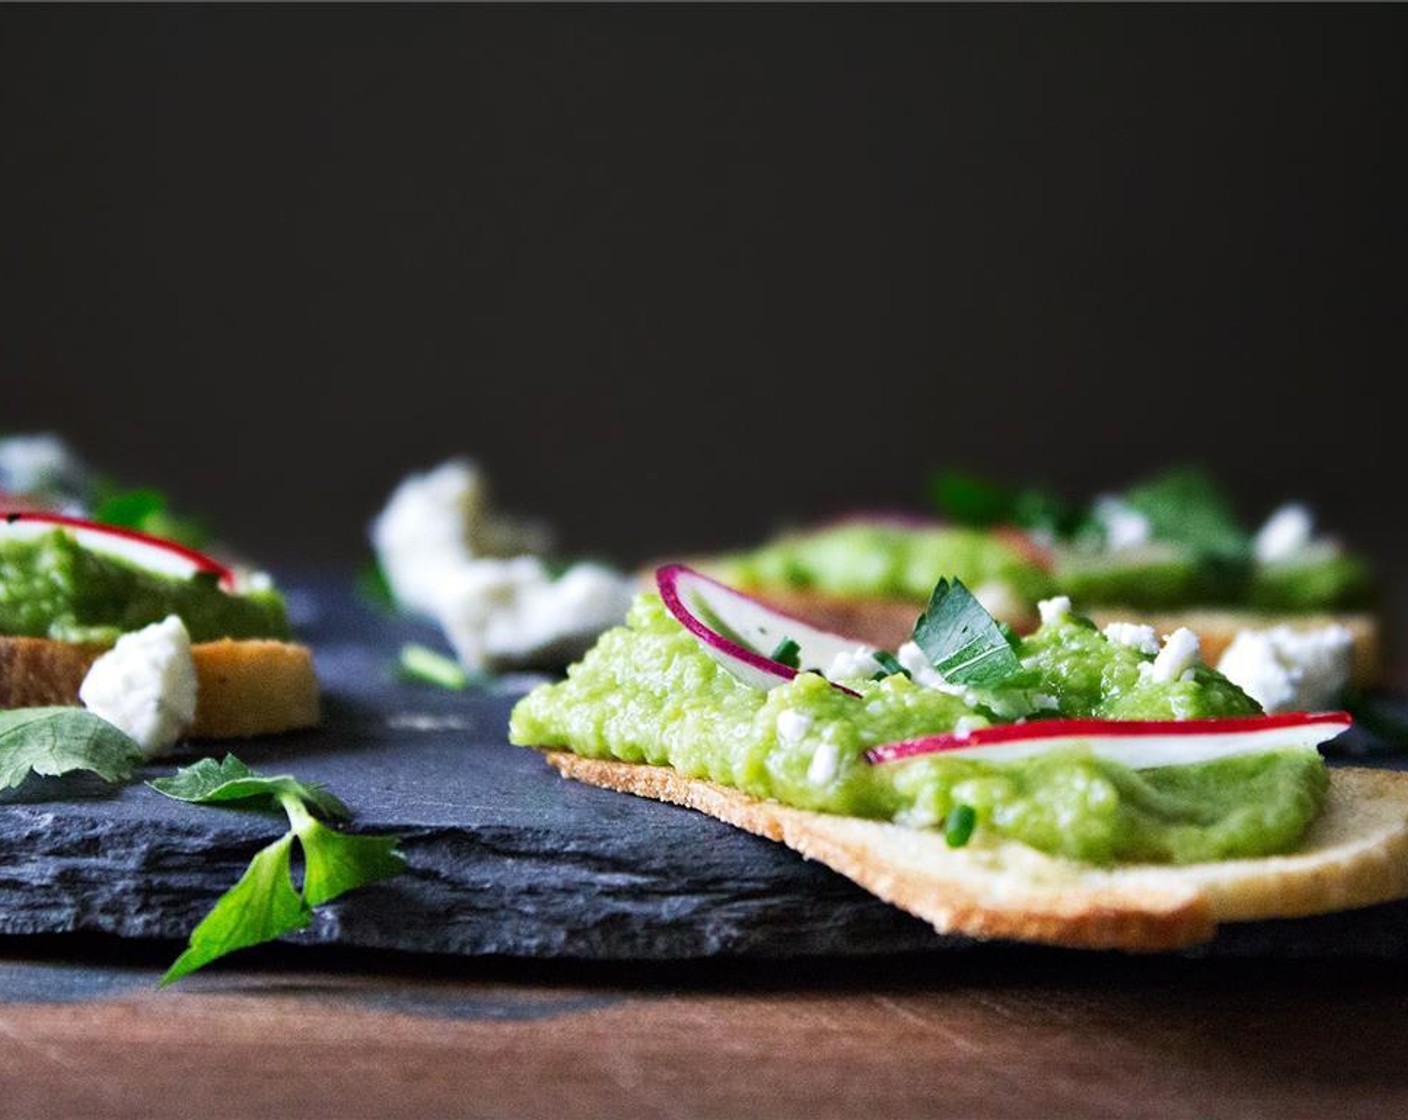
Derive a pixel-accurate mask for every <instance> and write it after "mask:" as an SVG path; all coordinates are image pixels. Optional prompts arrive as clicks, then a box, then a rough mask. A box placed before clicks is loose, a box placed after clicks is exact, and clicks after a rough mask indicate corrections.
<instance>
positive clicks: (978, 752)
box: [865, 712, 1352, 770]
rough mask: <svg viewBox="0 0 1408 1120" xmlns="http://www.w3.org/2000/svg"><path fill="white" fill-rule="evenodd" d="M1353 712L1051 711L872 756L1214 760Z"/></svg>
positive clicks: (1312, 732) (1143, 762)
mask: <svg viewBox="0 0 1408 1120" xmlns="http://www.w3.org/2000/svg"><path fill="white" fill-rule="evenodd" d="M1351 722H1352V721H1351V719H1350V715H1349V713H1348V712H1287V713H1285V714H1284V715H1275V716H1239V717H1233V718H1216V719H1188V720H1156V719H1151V720H1108V719H1051V720H1035V721H1033V722H1030V723H1012V724H1002V725H1000V726H997V727H981V728H978V729H976V730H974V731H970V732H968V733H967V734H966V735H961V734H957V733H953V732H950V733H948V734H944V735H927V736H925V737H924V738H922V739H906V740H904V741H903V742H899V743H886V744H885V745H884V746H879V747H872V748H871V749H870V750H868V751H867V752H866V755H865V757H866V758H867V759H868V760H869V761H870V762H875V763H884V762H900V761H903V760H905V759H910V758H919V757H920V756H921V755H930V754H942V755H944V756H945V757H946V758H977V759H982V760H984V761H987V762H1011V761H1014V760H1016V759H1021V758H1030V757H1031V756H1032V755H1037V754H1044V753H1045V752H1047V751H1051V750H1056V749H1058V748H1060V747H1089V748H1090V749H1091V751H1093V752H1094V754H1095V755H1096V757H1098V758H1103V759H1106V760H1107V761H1109V762H1118V763H1121V764H1122V765H1124V766H1128V767H1130V768H1131V769H1133V770H1150V769H1153V768H1154V767H1155V766H1177V765H1184V764H1187V763H1193V762H1211V761H1214V760H1215V759H1219V758H1231V757H1233V756H1234V755H1241V754H1259V753H1261V752H1263V751H1271V750H1281V749H1287V748H1293V749H1301V750H1314V749H1315V747H1316V746H1318V745H1319V744H1320V743H1323V742H1325V741H1327V740H1329V739H1333V738H1334V737H1335V736H1336V735H1338V734H1340V732H1342V731H1344V730H1346V729H1347V728H1348V727H1349V725H1350V723H1351Z"/></svg>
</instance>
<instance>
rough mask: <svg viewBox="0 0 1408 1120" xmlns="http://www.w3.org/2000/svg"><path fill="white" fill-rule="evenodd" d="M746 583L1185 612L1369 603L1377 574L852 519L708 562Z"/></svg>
mask: <svg viewBox="0 0 1408 1120" xmlns="http://www.w3.org/2000/svg"><path fill="white" fill-rule="evenodd" d="M710 568H711V570H712V571H713V572H714V573H715V574H716V575H718V577H719V578H720V579H722V580H723V581H724V582H725V583H728V584H730V585H732V586H735V587H738V588H741V589H744V590H746V589H748V588H756V589H760V590H761V589H765V588H769V587H774V588H776V587H786V588H806V589H811V590H815V591H819V592H823V593H827V594H832V595H843V596H850V595H854V596H874V597H881V598H897V599H914V600H921V599H923V598H925V597H927V596H928V594H929V592H930V591H931V590H932V589H933V586H934V584H935V582H937V580H938V579H939V578H940V577H942V576H948V577H953V576H957V577H958V578H959V579H961V580H962V581H963V582H964V583H965V584H967V585H968V586H970V587H982V586H983V585H985V584H1000V585H1003V586H1005V587H1007V588H1009V589H1010V590H1011V591H1012V592H1013V593H1014V594H1015V595H1017V596H1018V597H1019V598H1021V599H1023V600H1025V601H1026V602H1028V603H1029V604H1035V603H1036V601H1037V600H1038V599H1044V598H1047V597H1049V596H1051V595H1054V594H1057V593H1058V592H1059V593H1060V594H1065V595H1069V596H1070V597H1071V598H1072V599H1073V600H1074V601H1075V602H1076V603H1078V604H1085V605H1088V606H1095V605H1102V606H1125V607H1130V608H1133V609H1139V610H1161V609H1171V610H1176V609H1179V608H1182V607H1189V606H1195V605H1205V604H1209V603H1213V604H1224V605H1229V606H1241V607H1247V608H1251V609H1255V610H1265V611H1292V612H1294V611H1315V610H1341V609H1359V608H1362V607H1364V606H1366V605H1367V604H1368V603H1369V602H1370V601H1371V600H1372V593H1371V581H1370V577H1369V573H1368V570H1367V569H1366V567H1365V565H1364V563H1363V562H1362V561H1361V560H1360V559H1359V558H1358V557H1356V556H1353V555H1350V554H1347V553H1341V552H1337V551H1334V550H1333V549H1331V550H1326V549H1323V548H1321V549H1311V550H1309V551H1308V552H1307V553H1306V554H1305V555H1304V556H1301V557H1299V558H1297V559H1295V560H1291V561H1284V562H1278V563H1275V564H1264V565H1254V566H1253V565H1250V564H1249V563H1248V564H1245V565H1239V564H1228V563H1225V562H1213V561H1210V560H1209V559H1208V558H1207V557H1205V556H1203V555H1201V554H1199V553H1198V552H1197V551H1196V550H1192V549H1189V548H1187V547H1185V546H1182V545H1178V544H1175V543H1172V542H1167V541H1155V542H1151V543H1150V544H1148V545H1145V546H1143V547H1141V548H1138V549H1130V550H1126V551H1122V552H1087V551H1084V550H1082V549H1079V548H1073V547H1068V546H1057V547H1053V548H1052V549H1051V550H1050V554H1049V556H1048V557H1047V558H1046V559H1045V560H1041V559H1039V558H1038V557H1037V556H1036V555H1034V554H1033V551H1032V550H1031V549H1030V548H1023V547H1021V545H1020V544H1019V543H1018V539H1017V538H1015V537H1014V536H1013V535H1011V534H1003V533H1001V532H994V531H991V530H984V529H977V528H972V527H968V526H959V525H925V524H914V525H911V524H905V523H902V522H893V521H886V520H883V519H878V520H873V521H863V520H857V521H847V522H842V523H840V524H837V525H832V526H827V527H825V528H821V529H815V530H811V531H808V532H800V533H794V534H789V535H787V536H783V537H780V538H778V539H777V540H775V541H772V542H770V543H769V544H766V545H763V546H762V547H761V548H758V549H754V550H753V551H751V552H743V553H737V554H735V555H732V556H726V557H723V558H721V559H720V560H718V561H717V562H715V563H712V564H710Z"/></svg>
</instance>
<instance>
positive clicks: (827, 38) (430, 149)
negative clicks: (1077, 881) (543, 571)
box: [0, 5, 1408, 568]
mask: <svg viewBox="0 0 1408 1120" xmlns="http://www.w3.org/2000/svg"><path fill="white" fill-rule="evenodd" d="M1405 15H1408V13H1405V10H1404V8H1402V7H1397V6H1390V7H1333V8H1317V7H1309V6H1299V5H1297V6H1291V7H1276V6H1269V5H1268V6H1263V5H1254V6H1250V7H1231V6H1216V5H1214V6H1202V5H1192V6H1187V7H1171V8H1153V7H1146V6H1143V5H1130V6H1124V5H1113V6H1098V7H1090V8H1085V7H1080V8H1075V7H1064V6H1046V5H1041V6H1036V7H1017V6H1007V5H999V6H993V7H977V8H974V7H957V6H954V7H950V6H920V5H899V6H878V5H877V6H858V7H850V6H841V5H823V6H804V5H782V6H777V7H756V6H723V5H720V6H703V7H682V6H676V5H659V6H635V7H592V6H585V5H572V6H566V7H555V6H506V7H492V6H491V7H460V6H450V5H443V6H428V7H411V6H396V7H381V6H372V5H357V6H339V5H316V6H309V7H284V6H267V7H243V6H224V5H214V6H170V7H167V6H154V7H144V8H127V7H114V6H107V5H103V6H98V7H67V6H61V7H31V8H15V7H6V8H3V9H0V247H2V248H3V253H0V270H2V271H0V379H2V380H0V386H2V387H3V388H2V392H0V429H12V430H14V429H35V428H53V429H59V430H62V431H65V432H68V433H69V434H70V435H71V436H73V438H74V439H75V440H76V441H77V442H78V444H79V445H80V446H81V447H82V448H83V450H84V451H86V452H87V454H88V455H89V457H90V458H92V459H93V460H94V461H96V462H98V463H101V464H103V465H105V466H107V467H109V468H111V469H112V470H113V471H115V472H118V473H120V474H123V475H125V476H127V477H128V478H130V479H133V480H141V481H149V482H155V483H158V484H161V485H163V486H165V487H166V488H167V489H169V490H170V491H171V492H172V493H173V494H174V495H175V497H176V499H177V501H178V503H179V504H181V505H182V506H184V507H185V508H187V509H195V510H198V511H200V512H204V513H206V514H207V515H208V516H209V517H210V518H211V520H213V521H214V522H215V523H216V524H217V525H218V526H219V527H220V528H222V529H223V530H224V531H225V535H226V536H228V537H229V538H230V539H232V540H235V541H236V542H238V543H240V544H243V545H245V546H247V547H248V548H249V549H251V550H258V551H259V552H260V554H262V555H264V556H265V557H266V558H269V559H272V560H285V559H289V560H291V559H295V558H307V559H319V560H326V559H334V558H350V557H354V556H357V555H359V554H360V552H361V550H362V549H363V539H364V538H363V533H364V525H365V523H366V520H367V518H368V517H369V515H370V514H371V513H372V512H373V511H374V510H375V508H376V507H377V505H378V504H379V502H380V501H381V500H382V498H383V496H384V495H385V493H386V491H387V490H388V488H389V487H390V486H391V484H392V483H393V482H394V480H395V479H396V478H397V477H399V476H400V475H401V474H402V473H403V472H404V471H405V470H407V469H410V468H413V467H420V466H426V465H429V464H431V463H433V462H435V461H436V460H437V459H439V458H440V457H441V456H444V455H446V454H449V453H454V452H463V453H468V454H471V455H474V456H476V457H478V458H479V459H480V460H481V461H483V462H484V463H485V464H486V466H487V467H488V468H489V469H490V471H491V475H492V477H493V478H494V479H495V480H496V482H497V489H498V491H499V493H500V495H501V496H502V498H503V500H504V502H505V504H506V505H509V506H512V507H516V508H518V509H520V510H522V511H525V512H535V513H538V514H542V515H546V516H548V517H549V518H551V519H552V520H553V521H554V522H556V524H557V525H558V526H559V527H560V528H561V530H562V532H563V534H564V536H565V538H566V543H567V544H568V546H569V547H570V548H572V549H577V550H584V551H591V552H595V553H598V554H604V555H607V556H614V557H616V558H619V559H621V560H623V561H633V560H636V559H640V558H642V557H646V556H650V555H655V554H659V553H662V552H666V551H672V550H677V549H694V548H703V547H715V546H718V545H723V544H729V543H734V542H738V541H743V540H747V539H750V538H752V537H755V536H757V535H758V534H761V533H762V532H764V531H766V530H767V529H769V528H771V527H772V526H774V525H776V524H778V523H780V522H783V521H787V520H791V519H797V518H807V517H811V516H816V515H821V514H826V513H831V512H834V511H836V510H838V509H842V508H847V507H856V506H875V505H885V506H892V505H897V504H904V503H913V502H917V501H919V500H920V499H921V497H922V493H923V481H924V478H925V475H926V473H927V472H928V471H929V470H930V469H931V468H932V467H934V466H938V465H960V466H964V467H969V468H972V469H976V470H980V471H984V472H988V473H991V474H994V475H997V476H999V477H1004V478H1008V479H1011V480H1028V479H1030V480H1040V481H1044V482H1047V483H1049V484H1052V485H1055V486H1056V487H1058V488H1060V489H1063V490H1065V491H1066V492H1067V493H1069V494H1072V495H1079V494H1087V493H1089V492H1091V491H1093V490H1096V489H1098V488H1100V487H1103V486H1109V485H1115V484H1119V483H1122V482H1125V481H1128V480H1130V479H1131V478H1133V477H1135V476H1136V475H1138V474H1140V473H1142V472H1145V471H1148V470H1151V469H1154V468H1157V467H1159V466H1161V465H1164V464H1166V463H1169V462H1185V461H1198V462H1202V463H1206V464H1208V465H1209V466H1211V467H1212V468H1213V469H1214V470H1216V471H1217V472H1218V473H1219V474H1221V475H1222V476H1223V477H1224V478H1225V479H1227V480H1228V482H1229V483H1231V484H1232V485H1233V486H1234V488H1235V489H1236V492H1237V494H1238V496H1239V499H1240V500H1241V501H1242V503H1243V504H1244V506H1245V508H1246V510H1247V511H1248V513H1249V514H1256V513H1261V512H1264V511H1265V510H1266V509H1267V508H1268V507H1269V506H1270V505H1271V504H1272V503H1274V502H1275V501H1277V500H1278V499H1280V498H1282V497H1285V496H1287V495H1299V496H1303V497H1305V498H1308V499H1309V500H1311V501H1312V502H1313V503H1315V505H1316V506H1317V507H1318V509H1319V511H1320V512H1321V514H1322V516H1323V518H1324V519H1325V520H1326V521H1328V522H1329V523H1330V524H1331V525H1332V526H1334V527H1337V528H1340V529H1342V530H1344V531H1346V532H1348V533H1349V534H1350V535H1352V536H1354V537H1355V538H1356V539H1357V540H1359V541H1360V542H1361V543H1363V544H1364V545H1365V546H1366V547H1368V548H1370V549H1372V550H1373V551H1374V552H1375V553H1376V554H1377V555H1378V556H1379V557H1380V558H1381V561H1382V562H1383V563H1384V564H1385V565H1386V566H1388V567H1390V568H1392V567H1393V565H1395V564H1397V563H1398V561H1397V558H1396V557H1397V553H1398V549H1399V547H1400V545H1401V544H1402V539H1403V531H1402V529H1401V524H1402V522H1401V518H1402V516H1403V514H1402V510H1403V508H1404V502H1403V499H1402V490H1401V485H1400V484H1401V480H1402V478H1403V476H1404V472H1403V470H1402V468H1401V466H1400V449H1401V447H1402V445H1403V443H1404V437H1403V435H1402V434H1401V430H1400V429H1401V426H1402V422H1403V415H1402V411H1401V409H1399V408H1395V407H1394V406H1393V405H1391V404H1390V403H1389V401H1390V396H1389V394H1390V393H1391V391H1392V390H1393V389H1394V388H1395V386H1397V385H1398V384H1399V383H1400V382H1401V381H1402V379H1403V371H1404V368H1405V361H1404V359H1405V357H1406V356H1408V347H1406V346H1405V337H1404V318H1405V316H1404V310H1405V299H1404V297H1405V284H1404V279H1403V261H1404V256H1405V248H1408V244H1405V242H1406V241H1408V238H1405V221H1404V203H1405V198H1408V190H1405V188H1406V187H1408V181H1405V173H1404V160H1403V147H1404V143H1405V137H1408V128H1405V125H1408V111H1405V110H1408V101H1405V93H1406V92H1408V91H1405V67H1404V62H1403V60H1404V57H1405V46H1406V45H1408V42H1405V35H1404V30H1405Z"/></svg>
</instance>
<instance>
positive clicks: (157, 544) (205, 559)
mask: <svg viewBox="0 0 1408 1120" xmlns="http://www.w3.org/2000/svg"><path fill="white" fill-rule="evenodd" d="M0 517H3V518H4V520H5V523H6V524H7V525H13V524H15V522H17V521H37V522H40V523H41V524H45V525H55V526H61V527H63V528H67V529H82V530H83V531H84V532H88V533H98V534H101V535H103V536H109V537H121V538H122V539H124V540H129V541H135V542H136V543H138V544H144V545H147V546H149V547H151V548H159V549H161V550H162V551H163V552H171V553H175V554H176V555H177V556H180V557H181V558H182V559H184V560H188V561H189V562H190V563H191V565H192V567H194V568H195V570H196V571H197V572H209V573H212V574H213V575H215V576H217V577H218V579H219V581H220V583H221V584H223V585H226V586H229V585H232V584H233V583H234V580H235V573H234V572H233V571H231V570H230V568H228V567H226V566H225V565H224V564H222V563H220V561H218V560H214V559H212V558H211V557H209V556H207V555H206V554H205V553H203V552H197V551H196V550H195V549H194V548H187V547H186V546H185V545H183V544H177V543H176V542H175V541H168V540H163V539H162V538H161V537H154V536H152V535H151V534H150V533H140V532H138V531H137V530H136V529H126V528H123V527H121V526H118V525H104V524H102V523H100V522H97V521H87V520H85V519H84V518H82V517H70V516H68V515H67V514H64V513H43V512H36V511H34V510H4V511H0Z"/></svg>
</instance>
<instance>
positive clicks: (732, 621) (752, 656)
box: [655, 564, 862, 696]
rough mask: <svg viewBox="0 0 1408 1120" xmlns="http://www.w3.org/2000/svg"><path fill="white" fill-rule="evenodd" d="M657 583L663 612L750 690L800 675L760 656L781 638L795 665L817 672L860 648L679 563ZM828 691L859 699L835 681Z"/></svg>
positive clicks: (665, 569)
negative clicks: (792, 650) (789, 644)
mask: <svg viewBox="0 0 1408 1120" xmlns="http://www.w3.org/2000/svg"><path fill="white" fill-rule="evenodd" d="M655 584H656V586H657V587H658V588H659V589H660V598H662V599H663V600H664V601H665V607H666V609H668V610H669V612H670V613H671V614H672V615H674V616H675V619H676V620H677V621H678V622H679V624H680V625H681V626H683V627H684V628H685V629H686V630H688V631H689V632H690V633H691V634H693V635H694V636H695V638H697V639H698V640H699V644H700V645H701V646H702V647H703V648H704V652H705V653H707V654H708V655H709V656H710V657H712V658H713V659H714V660H715V661H717V662H718V663H719V664H720V665H722V666H723V667H724V668H725V669H727V670H728V671H729V672H730V673H732V674H733V675H734V676H736V677H737V678H738V679H739V680H741V681H743V683H744V684H748V685H752V686H753V687H754V688H760V689H764V690H766V689H769V688H775V687H777V686H778V685H779V684H784V683H786V682H787V681H790V680H792V679H793V678H794V677H795V676H796V675H797V673H798V672H799V670H797V669H794V668H792V667H791V666H790V665H784V664H783V663H782V662H781V661H774V660H773V659H772V658H771V657H769V656H767V655H766V654H764V653H762V652H760V651H762V650H768V651H771V650H774V649H776V648H777V647H778V645H779V643H781V642H782V641H783V640H784V639H788V638H790V639H791V640H792V641H794V642H796V643H797V647H798V649H797V663H798V664H799V665H800V666H802V669H803V670H806V669H814V670H817V671H818V672H819V671H821V670H823V669H824V668H825V667H826V666H828V665H830V664H831V662H832V661H833V660H834V659H835V657H836V655H837V654H838V653H851V652H854V650H855V648H856V646H858V645H860V644H862V643H860V642H858V641H856V640H855V639H854V638H843V637H842V636H841V635H839V634H831V633H828V632H827V631H825V630H818V629H817V628H816V627H814V626H809V625H807V624H806V623H805V622H803V621H801V620H800V619H797V618H793V617H792V616H790V615H786V614H783V613H782V612H781V611H776V610H773V609H772V608H771V607H768V606H765V605H763V604H762V603H760V602H758V600H756V599H750V598H749V597H748V596H747V595H744V594H743V593H742V592H741V591H735V590H734V589H733V588H731V587H726V586H725V585H724V584H722V583H719V582H718V581H717V580H712V579H710V578H709V577H708V576H705V575H701V574H700V573H699V572H696V571H695V570H694V569H693V568H687V567H685V566H684V565H683V564H667V565H665V566H664V567H663V568H659V569H657V570H656V572H655ZM832 687H833V688H838V689H840V690H841V691H842V692H845V693H847V694H849V695H851V696H856V695H859V694H858V693H855V692H852V691H851V690H850V689H849V688H845V687H843V686H842V685H839V684H835V683H834V682H833V684H832Z"/></svg>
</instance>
